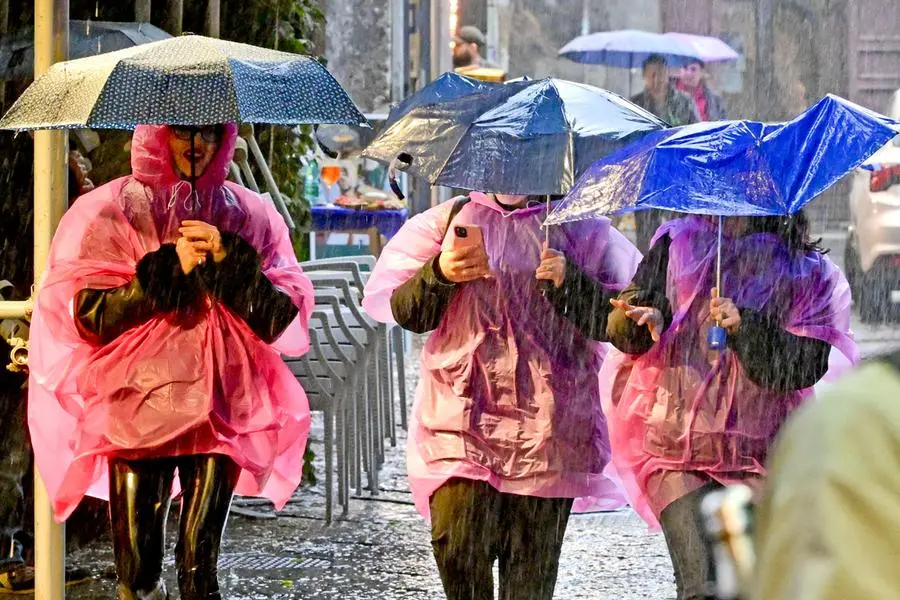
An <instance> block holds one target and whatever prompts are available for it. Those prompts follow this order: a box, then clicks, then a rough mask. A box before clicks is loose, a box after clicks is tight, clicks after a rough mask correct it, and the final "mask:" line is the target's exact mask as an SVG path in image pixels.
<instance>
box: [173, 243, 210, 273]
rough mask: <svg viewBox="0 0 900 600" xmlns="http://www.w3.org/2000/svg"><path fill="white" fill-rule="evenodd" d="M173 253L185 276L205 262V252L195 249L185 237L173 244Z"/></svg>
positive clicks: (194, 244) (195, 245)
mask: <svg viewBox="0 0 900 600" xmlns="http://www.w3.org/2000/svg"><path fill="white" fill-rule="evenodd" d="M175 252H177V253H178V261H179V262H180V263H181V270H182V271H183V272H184V274H185V275H187V274H188V273H190V272H191V271H193V270H194V267H196V266H198V265H202V264H203V262H204V261H205V260H206V256H207V252H206V251H205V250H200V249H198V248H197V244H196V243H194V242H192V241H190V240H189V239H188V238H186V237H180V238H178V240H177V241H176V242H175Z"/></svg>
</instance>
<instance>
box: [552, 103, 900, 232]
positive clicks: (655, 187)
mask: <svg viewBox="0 0 900 600" xmlns="http://www.w3.org/2000/svg"><path fill="white" fill-rule="evenodd" d="M898 133H900V124H898V123H897V122H896V121H894V120H892V119H889V118H887V117H885V116H882V115H879V114H877V113H875V112H872V111H870V110H867V109H865V108H862V107H860V106H857V105H855V104H853V103H851V102H848V101H847V100H844V99H842V98H839V97H837V96H831V95H829V96H826V97H825V98H823V99H822V100H820V101H819V102H818V103H816V104H815V105H813V106H812V107H810V108H809V109H807V110H806V111H804V112H803V113H802V114H800V115H799V116H798V117H797V118H795V119H794V120H792V121H788V122H787V123H776V124H766V123H759V122H756V121H720V122H711V123H698V124H696V125H687V126H685V127H678V128H675V129H668V130H665V131H660V132H655V133H652V134H650V135H648V136H646V137H644V138H643V139H641V140H639V141H638V142H636V143H634V144H631V145H629V146H628V147H626V148H623V149H621V150H620V151H618V152H616V153H614V154H611V155H609V156H607V157H606V158H603V159H601V160H599V161H597V162H596V163H595V164H594V165H592V166H591V167H590V169H588V170H587V172H585V173H584V175H583V176H582V177H581V179H580V180H579V181H578V183H577V184H576V185H575V187H574V188H573V189H572V191H571V192H570V193H569V195H568V196H567V197H566V198H565V199H564V200H563V201H562V202H560V203H559V204H558V205H557V207H556V209H555V210H554V211H553V213H552V214H551V216H550V218H549V219H548V221H547V222H548V223H549V224H558V223H563V222H566V221H576V220H579V219H587V218H591V217H594V216H598V215H608V214H612V213H618V212H630V211H638V210H644V209H654V208H655V209H659V210H669V211H677V212H684V213H693V214H702V215H714V216H770V215H771V216H777V215H790V214H794V213H796V212H797V211H799V210H800V209H801V208H803V207H804V206H805V205H806V204H808V203H809V202H811V201H812V200H813V199H814V198H815V197H816V196H818V195H819V194H821V193H822V192H823V191H825V190H826V189H828V188H829V187H831V186H832V185H834V184H835V183H836V182H837V181H838V180H839V179H841V178H842V177H843V176H844V175H846V174H847V173H849V172H850V171H852V170H853V169H855V168H856V167H858V166H860V165H861V164H862V163H863V162H864V161H865V160H866V159H867V158H869V157H870V156H871V155H872V154H874V153H875V152H876V151H877V150H878V149H879V148H881V147H882V146H884V144H886V143H887V142H889V141H890V140H891V139H892V138H893V137H894V136H896V135H897V134H898Z"/></svg>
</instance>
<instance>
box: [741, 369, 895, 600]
mask: <svg viewBox="0 0 900 600" xmlns="http://www.w3.org/2000/svg"><path fill="white" fill-rule="evenodd" d="M898 397H900V351H894V352H892V353H890V354H887V355H885V356H882V357H879V358H877V359H875V360H872V361H871V362H870V363H868V364H866V365H864V366H863V367H861V368H860V369H859V370H858V371H857V372H855V373H852V374H850V375H848V376H846V377H845V378H844V379H843V380H841V381H839V382H838V383H837V384H835V385H834V386H833V387H832V388H830V389H829V390H828V391H827V392H825V393H824V394H823V395H822V396H821V397H820V398H819V401H817V402H815V403H810V404H809V405H808V406H806V407H804V408H803V410H801V411H799V412H798V413H797V414H796V416H795V417H794V418H792V419H791V420H790V421H789V422H788V424H787V425H786V426H785V427H784V429H783V431H782V433H781V435H780V437H779V440H778V442H777V444H776V445H775V448H774V450H773V455H772V460H771V461H770V463H769V479H768V482H767V485H766V487H765V490H764V494H763V498H762V501H761V503H760V505H759V508H758V510H757V512H756V536H755V537H756V542H755V544H756V570H755V574H756V576H755V578H754V580H753V582H752V584H751V590H750V594H749V595H748V596H747V598H748V599H749V600H800V599H802V600H846V599H849V598H852V599H853V600H884V599H887V598H897V597H898V594H900V569H898V568H897V549H898V548H900V526H898V525H900V523H898V518H900V452H898V451H897V449H898V447H900V402H897V398H898Z"/></svg>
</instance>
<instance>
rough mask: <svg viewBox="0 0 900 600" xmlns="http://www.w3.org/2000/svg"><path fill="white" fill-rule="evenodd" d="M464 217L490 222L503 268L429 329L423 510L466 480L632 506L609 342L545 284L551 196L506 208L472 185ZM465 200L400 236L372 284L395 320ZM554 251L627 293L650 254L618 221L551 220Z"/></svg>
mask: <svg viewBox="0 0 900 600" xmlns="http://www.w3.org/2000/svg"><path fill="white" fill-rule="evenodd" d="M470 198H471V202H469V203H468V204H466V205H465V206H464V207H463V208H462V210H461V211H460V213H459V214H458V215H457V216H456V217H455V218H454V220H453V224H454V225H459V224H465V225H478V226H480V227H481V228H482V231H483V233H484V242H485V247H486V250H487V254H488V256H489V258H490V265H491V269H492V272H493V276H492V277H491V278H487V279H480V280H477V281H473V282H469V283H466V284H463V285H460V286H459V287H458V289H457V290H456V291H455V292H454V294H453V297H452V299H451V301H450V303H449V305H448V306H447V309H446V313H445V314H444V317H443V319H442V321H441V323H440V325H439V326H438V328H437V329H436V330H435V331H434V332H433V333H432V334H431V336H430V338H429V339H428V341H427V343H426V345H425V348H424V351H423V354H422V360H421V371H420V373H421V379H420V382H419V387H418V390H417V392H416V400H415V404H414V407H413V415H412V418H411V420H410V440H409V444H408V447H407V453H408V472H409V482H410V486H411V488H412V492H413V498H414V500H415V503H416V506H417V507H418V509H419V511H420V512H421V513H422V514H423V515H425V516H426V517H427V516H428V514H429V510H428V501H429V498H430V496H431V494H432V493H433V492H434V491H435V490H436V489H437V488H439V487H440V486H441V485H442V484H443V483H444V482H446V481H447V480H448V479H450V478H453V477H462V478H467V479H473V480H481V481H487V482H489V483H490V484H491V485H492V486H493V487H494V488H496V489H498V490H499V491H501V492H508V493H513V494H523V495H533V496H542V497H563V498H565V497H568V498H584V499H585V500H584V501H582V502H580V503H578V505H577V506H580V507H586V506H589V505H590V506H604V504H605V505H611V506H620V505H621V504H622V502H623V496H622V495H621V492H620V491H619V489H618V487H617V486H616V484H615V483H613V481H611V480H609V479H608V478H607V477H606V476H605V475H604V474H603V471H604V468H605V467H606V465H607V463H608V461H609V443H608V436H607V432H606V420H605V418H604V416H603V412H602V410H601V407H600V391H599V383H598V379H597V377H598V373H599V371H600V366H601V364H602V362H603V357H604V355H605V353H606V344H601V343H598V342H594V341H591V340H589V339H587V338H585V337H584V336H583V335H582V333H581V332H580V331H578V330H577V329H576V328H575V327H574V326H573V325H572V324H571V323H570V322H569V321H568V320H567V319H566V318H565V317H563V316H561V315H559V314H558V313H557V312H556V311H555V309H554V308H553V306H551V305H550V303H549V302H548V301H547V299H546V298H545V297H544V296H543V295H542V293H541V290H540V288H539V286H538V282H537V281H536V280H535V270H536V269H537V267H538V264H539V263H540V255H541V249H542V245H543V243H544V231H543V230H542V228H541V223H542V220H543V218H544V217H545V214H546V207H545V206H543V205H538V206H533V207H530V208H522V209H518V210H514V211H510V212H507V211H505V210H504V209H503V208H501V207H500V206H498V204H497V203H496V202H495V201H494V200H493V198H492V197H490V196H487V195H485V194H481V193H475V192H473V193H472V194H470ZM452 205H453V202H446V203H444V204H441V205H439V206H437V207H435V208H432V209H431V210H429V211H427V212H425V213H423V214H421V215H418V216H416V217H414V218H413V219H411V220H410V221H409V222H408V223H407V224H406V225H405V226H404V227H403V229H402V230H401V231H400V232H399V233H398V234H397V235H396V236H395V237H394V238H393V239H392V240H391V241H390V243H389V244H388V245H387V246H386V248H385V249H384V251H383V252H382V255H381V258H380V259H379V262H378V264H377V266H376V267H375V270H374V272H373V273H372V276H371V278H370V279H369V282H368V284H367V285H366V290H365V299H364V301H363V306H364V307H365V309H366V310H367V311H368V312H369V314H370V315H372V317H373V318H375V319H377V320H379V321H382V322H386V323H390V322H393V315H392V313H391V307H390V299H391V295H392V294H393V292H394V290H396V289H397V288H398V287H399V286H400V285H402V284H403V283H405V282H406V281H408V280H409V279H410V278H411V277H413V275H414V274H415V273H416V272H417V271H418V270H419V269H420V268H422V266H423V265H424V264H425V263H426V262H427V261H428V260H429V259H431V258H433V257H434V256H435V255H437V254H438V252H439V251H440V250H441V247H442V243H444V244H446V243H447V242H446V241H444V240H445V237H444V230H445V228H446V226H447V221H448V217H449V213H450V210H451V208H452ZM550 247H551V248H554V249H556V250H559V251H561V252H563V253H564V254H565V256H566V259H567V260H568V261H571V262H573V263H574V264H576V265H577V266H578V267H579V268H580V269H581V270H582V271H584V272H585V273H586V274H587V275H588V276H590V277H591V278H593V279H594V280H595V281H597V282H599V283H601V284H603V285H604V286H605V287H607V288H608V289H610V290H621V289H623V288H624V287H625V286H626V285H627V284H628V283H629V281H630V280H631V277H632V275H633V273H634V271H635V269H636V268H637V264H638V262H639V261H640V254H639V253H638V251H637V249H635V247H634V246H633V245H632V244H631V243H630V242H629V241H628V240H626V239H625V237H624V236H622V234H620V233H619V232H618V231H616V230H615V229H614V228H613V227H612V226H611V224H610V221H609V220H608V219H597V220H589V221H581V222H577V223H569V224H565V225H563V226H561V227H553V228H551V230H550Z"/></svg>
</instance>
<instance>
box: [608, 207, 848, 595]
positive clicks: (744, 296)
mask: <svg viewBox="0 0 900 600" xmlns="http://www.w3.org/2000/svg"><path fill="white" fill-rule="evenodd" d="M716 238H717V225H716V223H715V221H714V220H713V219H707V218H703V217H686V218H682V219H677V220H674V221H671V222H669V223H666V224H665V225H663V226H662V227H661V228H660V229H659V230H658V231H657V233H656V236H655V238H654V240H653V245H652V247H651V249H650V252H649V253H648V254H647V256H646V257H645V258H644V260H643V262H642V263H641V266H640V267H639V268H638V271H637V274H636V275H635V279H634V282H633V283H632V284H631V285H630V286H629V287H628V289H626V290H625V291H624V292H623V293H622V295H621V296H620V298H619V299H617V300H615V301H614V302H613V304H614V305H615V307H616V311H615V312H614V314H613V315H611V316H610V318H609V324H610V330H609V333H610V335H609V340H610V342H611V343H612V344H613V345H614V346H616V347H617V348H618V349H619V350H620V351H621V352H618V351H617V352H613V353H611V355H610V356H609V357H608V358H607V361H606V362H605V363H604V365H603V370H602V371H601V381H603V382H604V412H605V413H606V416H607V419H608V420H609V431H610V440H611V443H612V454H613V463H614V466H615V468H616V472H617V474H618V475H619V476H620V477H621V479H622V481H623V483H624V485H625V487H626V489H627V490H628V492H629V495H630V497H631V500H632V504H633V506H634V507H635V509H636V510H637V511H638V512H639V513H640V514H641V516H643V517H644V518H645V519H646V520H647V521H648V523H650V524H651V525H652V526H653V527H656V526H658V524H661V526H662V530H663V533H664V534H665V537H666V543H667V545H668V548H669V553H670V554H671V557H672V563H673V566H674V570H675V581H676V585H677V588H678V598H679V600H696V599H703V598H711V597H712V595H711V592H710V591H709V590H710V589H711V588H710V587H709V583H710V580H711V562H712V558H711V554H710V550H709V548H708V546H707V544H706V543H705V539H704V534H703V532H702V530H701V528H700V520H699V518H698V515H697V510H698V505H699V501H700V499H701V497H702V496H703V495H704V494H705V493H707V492H709V491H711V490H713V489H715V488H719V487H721V486H724V485H729V484H731V483H745V484H748V485H750V486H753V487H756V488H758V487H759V486H760V485H761V483H762V481H763V479H764V477H765V474H766V470H765V466H764V465H765V463H766V458H767V456H768V452H769V447H770V446H771V444H772V443H773V441H774V439H775V436H776V434H777V433H778V430H779V428H780V427H781V425H782V424H783V423H784V422H785V420H786V419H787V417H788V416H789V415H790V414H791V413H792V412H793V411H794V409H796V408H797V407H798V406H800V404H801V403H802V402H803V400H804V399H805V398H806V397H808V396H809V395H810V391H811V388H812V387H813V386H814V385H815V384H816V383H817V382H818V381H820V380H821V379H822V378H823V377H824V376H825V374H826V372H827V370H828V368H829V358H830V355H831V354H832V348H834V349H835V350H837V351H839V352H840V353H842V354H843V355H844V357H845V359H846V360H847V361H849V362H850V363H854V362H856V361H857V360H858V352H857V348H856V344H855V343H854V341H853V338H852V335H851V333H850V289H849V286H848V284H847V281H846V279H845V278H844V276H843V275H842V274H841V272H840V271H839V270H838V268H837V267H836V266H835V265H834V264H833V263H832V262H831V261H830V260H829V259H828V257H827V256H825V255H824V253H823V252H822V251H821V250H820V249H819V248H818V247H817V246H816V245H815V244H814V243H812V242H811V241H810V239H809V234H808V223H807V220H806V217H805V215H803V214H802V213H800V214H798V215H795V216H794V217H790V218H782V217H762V218H752V219H751V218H729V219H726V220H725V236H724V241H723V247H722V257H723V266H722V288H723V290H722V291H723V294H722V295H721V297H718V295H717V294H716V293H713V294H712V295H711V293H710V292H711V290H712V289H713V287H714V286H715V281H716ZM715 322H720V323H721V326H722V327H724V328H726V330H727V332H728V342H727V348H726V349H725V350H723V351H714V350H710V349H709V347H708V345H707V342H706V339H707V337H706V336H707V330H708V329H709V327H710V326H711V325H712V324H714V323H715Z"/></svg>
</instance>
